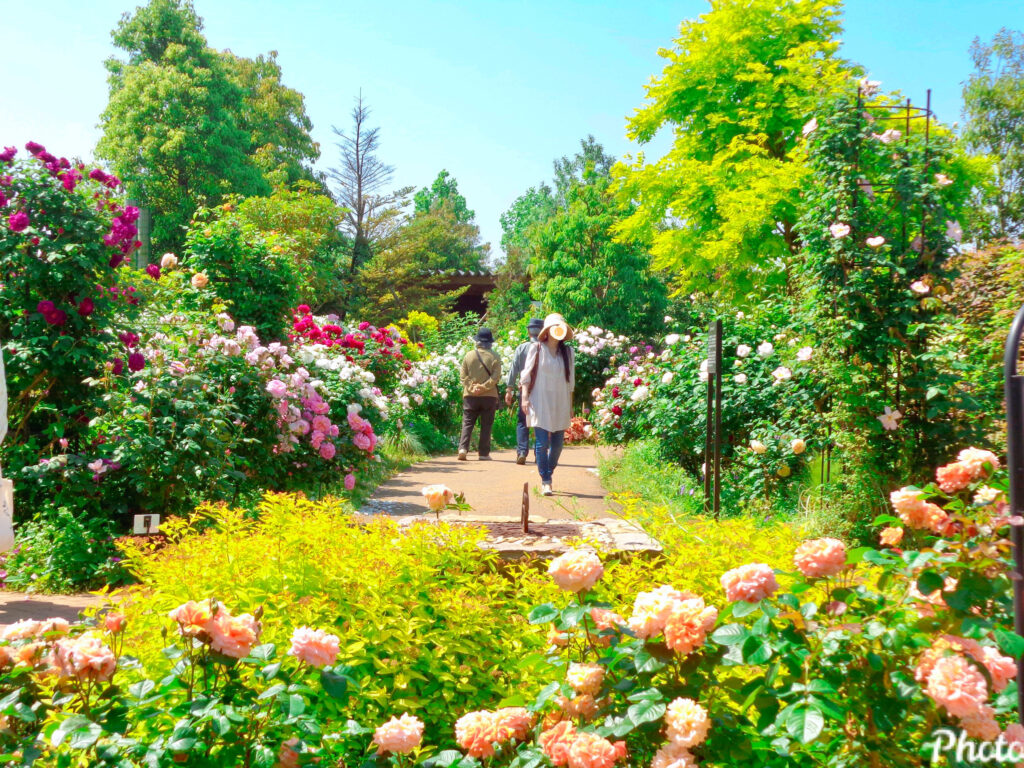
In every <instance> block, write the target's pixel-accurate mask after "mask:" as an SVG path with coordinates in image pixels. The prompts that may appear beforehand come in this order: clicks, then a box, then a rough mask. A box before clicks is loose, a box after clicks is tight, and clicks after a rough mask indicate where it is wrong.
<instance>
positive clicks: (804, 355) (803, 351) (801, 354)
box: [796, 347, 814, 363]
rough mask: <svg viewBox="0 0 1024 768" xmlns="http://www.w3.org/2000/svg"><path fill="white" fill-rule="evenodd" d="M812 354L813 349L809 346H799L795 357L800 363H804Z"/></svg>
mask: <svg viewBox="0 0 1024 768" xmlns="http://www.w3.org/2000/svg"><path fill="white" fill-rule="evenodd" d="M812 354H814V350H813V349H811V348H810V347H800V350H799V351H798V352H797V353H796V359H797V360H799V361H800V362H802V363H806V362H807V361H808V360H810V359H811V355H812Z"/></svg>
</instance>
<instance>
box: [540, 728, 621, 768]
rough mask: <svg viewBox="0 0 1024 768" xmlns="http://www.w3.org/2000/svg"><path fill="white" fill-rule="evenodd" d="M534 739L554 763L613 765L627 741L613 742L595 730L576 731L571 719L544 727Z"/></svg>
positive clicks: (593, 767)
mask: <svg viewBox="0 0 1024 768" xmlns="http://www.w3.org/2000/svg"><path fill="white" fill-rule="evenodd" d="M537 741H538V743H539V744H540V747H541V750H542V751H543V752H544V754H545V755H546V756H547V758H548V759H549V760H550V761H551V763H552V765H555V766H569V768H612V766H613V765H615V763H617V762H620V761H622V760H625V759H626V755H627V751H626V742H624V741H616V742H615V743H612V742H610V741H608V739H605V738H603V737H602V736H598V735H597V734H596V733H590V732H589V731H577V730H576V726H574V725H573V724H572V721H570V720H563V721H561V722H560V723H557V724H556V725H554V726H553V727H552V728H549V729H548V730H546V731H544V732H543V733H542V734H541V735H540V738H539V739H538V740H537Z"/></svg>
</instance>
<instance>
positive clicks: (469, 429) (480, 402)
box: [459, 395, 498, 456]
mask: <svg viewBox="0 0 1024 768" xmlns="http://www.w3.org/2000/svg"><path fill="white" fill-rule="evenodd" d="M497 410H498V398H496V397H477V396H476V395H466V396H464V397H463V398H462V436H461V437H460V438H459V450H460V451H466V452H467V453H468V452H469V441H470V439H471V438H472V437H473V427H475V426H476V422H477V419H479V420H480V445H479V448H478V453H479V454H480V455H481V456H488V455H490V453H491V428H492V427H494V413H495V411H497Z"/></svg>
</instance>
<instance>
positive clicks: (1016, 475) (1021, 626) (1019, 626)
mask: <svg viewBox="0 0 1024 768" xmlns="http://www.w3.org/2000/svg"><path fill="white" fill-rule="evenodd" d="M1021 336H1024V307H1021V309H1020V310H1019V311H1018V312H1017V316H1016V317H1015V318H1014V319H1013V325H1012V326H1010V335H1009V337H1007V339H1006V349H1005V354H1004V357H1003V376H1004V384H1005V388H1006V389H1005V394H1006V466H1007V471H1008V472H1009V473H1010V514H1011V515H1012V516H1014V517H1017V516H1019V515H1021V514H1024V379H1022V377H1021V376H1020V374H1019V373H1018V372H1017V360H1018V359H1019V357H1020V343H1021ZM1010 538H1011V541H1012V542H1013V630H1014V632H1016V633H1017V634H1018V635H1020V636H1021V637H1024V525H1022V524H1021V523H1019V522H1012V523H1011V524H1010ZM1022 664H1024V656H1022V657H1021V658H1019V659H1017V666H1018V668H1022V667H1021V665H1022ZM1017 719H1018V720H1019V721H1020V722H1021V724H1024V681H1019V682H1018V685H1017Z"/></svg>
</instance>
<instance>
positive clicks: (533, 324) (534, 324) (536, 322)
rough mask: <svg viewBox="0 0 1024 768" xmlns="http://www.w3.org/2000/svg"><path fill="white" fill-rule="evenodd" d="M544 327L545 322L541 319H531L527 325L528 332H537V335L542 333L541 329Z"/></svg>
mask: <svg viewBox="0 0 1024 768" xmlns="http://www.w3.org/2000/svg"><path fill="white" fill-rule="evenodd" d="M543 327H544V321H543V320H541V319H540V318H539V317H531V318H530V322H528V323H527V324H526V330H528V331H536V332H537V333H540V329H541V328H543Z"/></svg>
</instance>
